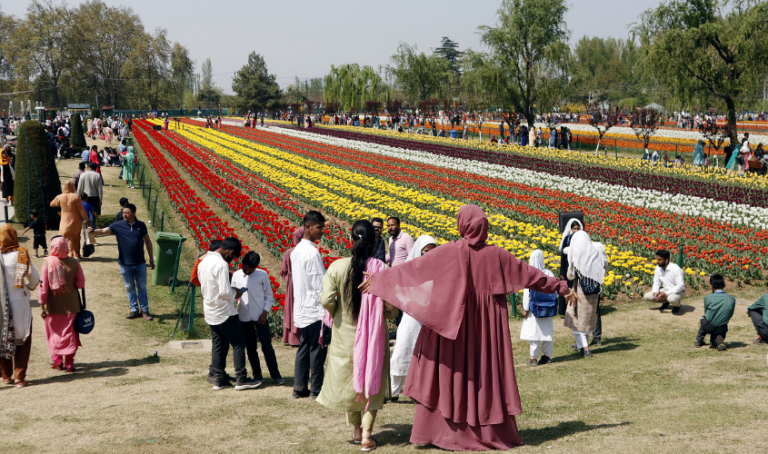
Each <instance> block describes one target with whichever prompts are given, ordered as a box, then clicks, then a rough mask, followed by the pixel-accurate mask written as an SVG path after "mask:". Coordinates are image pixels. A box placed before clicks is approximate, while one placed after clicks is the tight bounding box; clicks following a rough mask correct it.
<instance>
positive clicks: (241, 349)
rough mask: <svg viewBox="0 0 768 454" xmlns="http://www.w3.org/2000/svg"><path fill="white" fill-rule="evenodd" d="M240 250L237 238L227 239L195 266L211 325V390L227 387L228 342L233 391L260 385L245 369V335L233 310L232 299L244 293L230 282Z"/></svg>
mask: <svg viewBox="0 0 768 454" xmlns="http://www.w3.org/2000/svg"><path fill="white" fill-rule="evenodd" d="M241 249H242V246H241V244H240V240H238V239H237V238H233V237H229V238H226V239H224V241H222V243H221V246H220V247H219V248H218V249H216V250H215V251H209V252H208V254H206V256H205V258H204V259H203V261H202V262H200V265H199V266H198V268H197V274H198V279H199V280H200V289H201V293H202V294H203V308H204V311H205V322H206V323H208V325H209V326H210V328H211V339H212V348H211V370H210V375H209V378H208V380H209V382H210V383H212V384H213V390H214V391H218V390H221V389H223V388H225V387H227V386H230V384H229V380H228V379H227V373H226V371H225V368H226V364H227V353H228V352H229V346H230V345H232V352H233V355H234V360H235V376H236V377H237V382H236V384H235V390H237V391H243V390H246V389H253V388H258V387H259V386H260V385H261V380H253V379H249V378H248V372H247V371H246V369H245V337H244V336H243V329H242V327H241V326H240V320H239V318H238V313H237V309H235V300H236V299H239V298H240V297H241V296H242V295H243V293H242V292H241V291H240V290H233V289H232V286H231V285H230V281H229V264H230V263H231V262H232V260H234V259H236V258H238V257H240V251H241Z"/></svg>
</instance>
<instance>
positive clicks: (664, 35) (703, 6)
mask: <svg viewBox="0 0 768 454" xmlns="http://www.w3.org/2000/svg"><path fill="white" fill-rule="evenodd" d="M729 3H730V4H729ZM766 18H768V2H765V1H759V2H758V1H752V0H737V1H735V2H728V1H724V0H720V1H718V0H671V1H669V2H666V3H663V4H661V5H660V6H659V7H657V8H656V9H650V10H648V11H646V12H645V13H643V15H642V16H641V22H640V24H639V25H637V26H636V27H635V28H634V30H633V31H634V32H635V33H636V34H637V35H638V36H640V39H641V42H642V44H643V47H644V48H645V49H646V53H645V55H644V61H645V63H646V65H647V67H648V68H649V69H650V70H651V71H652V73H653V74H654V75H655V76H656V77H657V78H658V79H659V80H660V81H661V82H662V83H663V84H664V85H666V86H667V87H669V88H670V89H671V91H672V92H673V93H675V94H676V95H677V96H678V97H679V98H680V99H691V98H692V97H693V95H694V94H695V93H697V92H704V93H708V94H710V95H711V96H714V97H715V98H718V99H720V100H722V101H723V102H724V103H725V105H726V107H727V110H728V113H727V117H728V129H729V137H730V140H731V143H732V144H735V143H737V131H736V102H737V101H738V100H739V97H740V95H742V94H745V93H746V91H747V90H748V89H749V88H750V87H753V85H754V81H756V80H763V75H764V74H765V71H766V69H768V20H766Z"/></svg>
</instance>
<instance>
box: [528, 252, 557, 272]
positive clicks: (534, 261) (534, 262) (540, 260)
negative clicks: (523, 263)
mask: <svg viewBox="0 0 768 454" xmlns="http://www.w3.org/2000/svg"><path fill="white" fill-rule="evenodd" d="M528 264H529V265H531V266H532V267H534V268H536V269H537V270H541V271H543V272H544V274H546V275H547V276H549V277H555V275H554V274H552V271H549V270H548V269H546V268H544V253H543V252H541V249H535V250H534V251H533V252H531V258H530V259H529V260H528Z"/></svg>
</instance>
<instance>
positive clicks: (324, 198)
mask: <svg viewBox="0 0 768 454" xmlns="http://www.w3.org/2000/svg"><path fill="white" fill-rule="evenodd" d="M178 132H179V133H180V134H182V135H184V136H185V137H188V138H190V140H193V141H195V142H197V143H200V144H201V145H203V146H205V147H207V148H210V149H212V150H214V151H215V152H216V153H218V154H221V155H222V156H226V157H228V158H230V159H232V160H234V161H236V162H239V163H241V164H242V165H244V166H246V167H248V168H249V169H251V170H253V171H255V172H257V173H258V174H259V175H262V176H266V177H268V178H270V179H272V180H273V181H275V182H277V184H279V185H285V186H286V187H288V188H289V189H290V190H291V192H292V193H293V194H294V195H295V196H297V197H300V198H310V199H314V203H321V204H323V205H324V206H325V207H326V209H328V210H333V211H335V212H337V214H339V215H340V216H341V217H344V218H346V219H348V220H354V219H358V218H370V217H371V216H373V215H378V216H382V215H383V213H388V214H397V215H400V216H401V217H402V218H403V219H405V220H407V221H408V222H409V224H410V225H408V226H405V227H404V230H409V229H410V230H411V232H410V233H412V234H420V233H421V232H414V231H413V226H414V225H416V226H419V227H420V228H422V229H423V230H426V229H429V231H430V232H436V233H437V234H438V236H439V237H440V238H441V240H443V241H444V240H445V239H456V238H458V231H456V227H455V213H456V211H457V210H458V208H459V207H460V206H461V205H462V204H463V202H459V201H457V200H450V199H443V198H441V197H436V196H434V195H432V194H429V193H425V192H420V191H415V190H413V189H409V188H406V187H403V186H398V185H396V184H391V183H387V182H385V181H381V179H380V178H373V177H369V176H367V175H363V174H358V173H355V172H351V171H345V170H342V169H339V168H334V167H332V166H329V165H323V164H322V163H319V162H314V161H311V160H307V159H304V158H303V157H301V156H299V155H298V154H297V153H295V152H294V153H291V152H287V151H281V150H279V149H277V148H272V147H268V146H264V145H261V144H259V143H254V142H250V141H247V140H238V139H237V138H227V137H226V134H222V133H220V132H218V131H211V130H205V129H197V128H187V129H186V130H185V131H178ZM286 147H288V146H287V145H286V146H284V147H283V148H284V149H285V148H286ZM313 169H317V170H313ZM350 182H353V183H350ZM417 205H418V206H417ZM377 210H381V212H378V211H377ZM489 218H490V222H491V230H492V234H491V235H490V237H489V242H490V243H492V244H496V245H499V246H502V247H505V248H506V249H507V250H510V251H511V252H512V253H514V254H515V255H516V256H518V257H520V258H527V256H528V255H529V254H530V252H531V250H533V249H536V248H541V249H543V250H544V251H545V256H546V262H547V265H548V266H550V267H552V268H556V267H557V266H558V265H559V256H558V255H557V254H556V251H557V245H558V243H559V237H558V234H557V232H556V231H554V230H552V229H548V228H545V227H542V226H537V225H532V224H526V223H523V222H517V221H514V220H512V219H510V218H508V217H506V216H504V215H502V214H500V213H494V212H491V214H490V216H489ZM608 252H609V255H610V257H611V259H612V265H613V269H612V270H611V271H610V273H609V276H608V278H607V279H606V284H607V285H609V286H611V285H614V284H616V287H619V286H621V285H622V283H624V284H626V283H630V284H631V283H634V282H637V281H638V280H641V279H642V281H643V282H645V283H648V281H649V280H650V276H651V275H652V273H653V266H652V264H651V263H650V262H649V261H648V260H647V259H645V258H642V257H638V256H636V255H634V254H633V253H632V252H631V251H619V250H618V249H617V248H616V247H614V246H612V245H608ZM630 271H633V273H632V274H634V277H630V274H629V272H630ZM625 273H626V277H625ZM624 279H629V280H628V281H626V282H625V281H624Z"/></svg>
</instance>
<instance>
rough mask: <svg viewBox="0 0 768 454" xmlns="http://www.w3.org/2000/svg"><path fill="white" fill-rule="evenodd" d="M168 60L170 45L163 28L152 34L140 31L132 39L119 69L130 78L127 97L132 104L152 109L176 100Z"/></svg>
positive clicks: (169, 57)
mask: <svg viewBox="0 0 768 454" xmlns="http://www.w3.org/2000/svg"><path fill="white" fill-rule="evenodd" d="M170 59H171V45H170V42H169V41H168V32H167V31H166V30H165V29H162V28H158V29H156V30H155V33H154V35H151V34H149V33H144V34H143V36H142V37H140V38H139V39H137V40H136V45H135V46H134V47H133V50H132V51H131V52H130V53H129V54H128V61H127V62H126V65H125V67H124V69H123V76H124V77H126V78H130V79H132V80H133V81H134V83H133V84H132V85H131V89H132V92H131V94H130V97H131V99H132V100H133V102H134V103H135V104H136V105H139V106H143V107H145V108H146V107H149V108H150V109H151V110H154V109H158V108H159V107H160V105H161V104H162V105H170V104H171V103H174V102H175V101H176V99H175V97H174V90H173V86H172V83H171V80H170V77H171V72H170V68H169V67H168V65H169V63H170Z"/></svg>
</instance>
